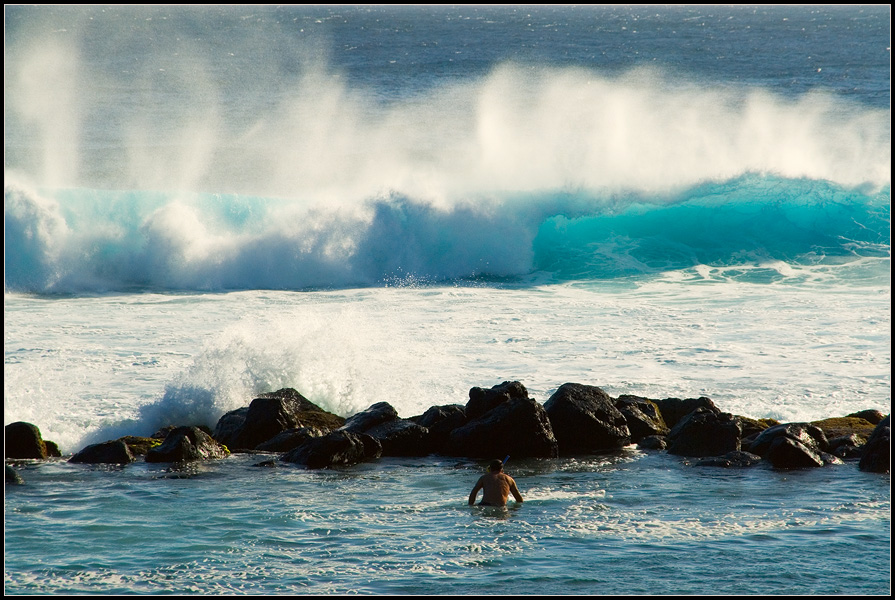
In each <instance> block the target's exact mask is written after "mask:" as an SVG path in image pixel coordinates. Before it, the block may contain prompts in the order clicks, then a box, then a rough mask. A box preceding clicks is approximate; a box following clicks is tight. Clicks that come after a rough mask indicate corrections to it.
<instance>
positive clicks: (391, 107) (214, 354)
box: [4, 6, 891, 594]
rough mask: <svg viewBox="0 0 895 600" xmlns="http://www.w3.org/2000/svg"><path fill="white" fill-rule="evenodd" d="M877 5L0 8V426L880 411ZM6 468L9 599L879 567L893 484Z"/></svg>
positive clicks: (787, 584) (428, 471) (489, 587)
mask: <svg viewBox="0 0 895 600" xmlns="http://www.w3.org/2000/svg"><path fill="white" fill-rule="evenodd" d="M889 35H890V31H889V8H888V7H760V8H754V7H727V8H721V7H547V6H544V7H535V6H528V7H477V6H466V7H462V6H461V7H405V8H400V7H350V6H341V7H337V6H320V7H314V6H308V7H283V8H275V7H238V6H233V7H211V8H202V9H200V8H178V7H158V8H150V7H143V8H128V7H75V8H68V7H61V6H59V7H7V8H6V53H7V64H8V68H7V70H6V76H5V95H6V107H5V113H4V114H5V118H4V130H5V133H4V147H5V154H6V162H5V194H4V220H5V260H4V267H5V279H4V291H5V294H4V349H5V366H4V422H5V423H7V424H8V423H11V422H14V421H28V422H31V423H34V424H36V425H37V426H38V427H40V429H41V432H42V433H43V435H44V437H45V438H46V439H50V440H53V441H56V442H57V443H58V444H59V445H60V447H61V449H62V451H63V453H66V454H70V453H72V452H75V451H77V450H80V449H81V448H82V447H84V446H85V445H87V444H89V443H94V442H99V441H104V440H107V439H113V438H115V437H118V436H120V435H125V434H136V435H149V434H151V433H153V432H154V431H156V430H157V429H158V428H160V427H162V426H165V425H169V424H185V423H190V424H193V423H199V424H206V425H209V426H211V427H213V426H214V424H215V423H216V421H217V419H218V418H219V417H220V416H221V415H222V414H223V413H224V412H226V411H228V410H231V409H233V408H238V407H240V406H245V405H247V404H248V403H249V402H250V401H251V399H252V398H253V397H254V396H255V395H257V394H259V393H262V392H266V391H273V390H277V389H280V388H283V387H293V388H295V389H297V390H298V391H299V392H301V393H302V394H303V395H305V396H306V397H307V398H309V399H310V400H311V401H313V402H315V403H317V404H318V405H320V406H321V407H323V408H325V409H327V410H330V411H333V412H335V413H337V414H340V415H342V416H349V415H351V414H353V413H355V412H358V411H360V410H363V409H365V408H367V407H368V406H370V405H372V404H373V403H375V402H380V401H386V402H389V403H390V404H392V406H394V407H395V408H396V409H397V411H398V413H399V415H400V416H402V417H410V416H414V415H418V414H421V413H422V412H424V411H425V410H426V409H427V408H428V407H429V406H432V405H437V404H451V403H460V404H463V403H465V402H466V400H467V399H468V390H469V388H470V387H473V386H480V387H490V386H492V385H495V384H498V383H501V382H502V381H505V380H518V381H521V382H522V383H523V384H524V385H525V386H526V388H527V389H528V390H529V393H530V395H531V396H532V397H533V398H535V399H536V400H538V401H540V402H544V401H546V400H547V398H549V396H550V394H552V393H553V391H555V390H556V389H557V388H558V387H559V386H560V385H562V384H563V383H566V382H578V383H585V384H590V385H597V386H600V387H602V388H603V389H604V390H606V391H607V392H608V393H610V394H611V395H613V396H616V395H619V394H637V395H641V396H647V397H652V398H665V397H681V398H684V397H696V396H700V395H706V396H709V397H711V398H712V399H713V400H714V401H715V403H716V404H717V405H718V406H719V407H720V408H721V409H722V410H725V411H729V412H733V413H735V414H740V415H744V416H749V417H755V418H766V417H767V418H775V419H778V420H781V421H806V420H813V419H820V418H825V417H828V416H842V415H845V414H848V413H850V412H854V411H857V410H863V409H867V408H873V409H877V410H881V411H883V412H884V413H888V412H889V406H890V398H891V396H890V369H891V358H890V357H891V342H890V339H891V337H890V327H891V318H890V309H889V305H890V277H889V269H890V246H891V241H890V202H891V200H890V196H891V193H890V163H891V152H890V129H889V119H890V111H889V102H890V94H889V89H890V77H889V47H888V44H889ZM269 458H275V456H274V455H264V454H234V455H231V456H230V457H228V458H226V459H223V460H219V461H211V462H204V463H198V464H190V465H151V464H147V463H144V462H136V463H133V464H131V465H127V466H124V467H108V466H88V465H70V464H68V463H67V462H65V459H62V460H58V459H57V460H50V461H45V462H39V461H24V462H18V463H16V468H17V469H18V471H19V473H20V475H21V476H22V477H23V479H24V480H25V485H23V486H7V489H6V495H5V505H4V508H5V510H4V514H5V569H4V575H5V591H6V592H7V593H12V594H23V593H34V594H39V593H57V594H65V593H71V594H81V593H83V594H97V593H99V594H110V593H202V594H219V593H283V594H287V593H288V594H294V593H352V592H359V593H376V594H386V593H388V594H399V593H413V594H473V593H489V592H493V590H494V589H495V588H494V583H496V582H500V583H501V584H504V585H505V586H510V585H511V586H512V589H513V592H514V593H524V594H598V593H602V594H666V593H667V594H714V593H738V594H779V593H790V594H798V593H805V594H822V593H823V594H885V593H888V592H889V590H890V578H891V575H890V573H891V570H890V550H889V548H890V542H891V533H890V516H889V513H890V480H889V476H888V475H879V474H870V473H862V472H860V471H859V470H858V469H857V467H856V465H854V464H853V463H849V464H846V465H842V466H831V467H827V468H823V469H813V470H808V471H775V470H773V469H770V468H766V467H764V466H761V467H756V468H752V469H748V470H737V471H729V470H724V469H717V468H702V467H699V468H697V467H694V466H693V464H692V463H693V462H694V461H693V460H691V459H686V458H681V457H675V456H670V455H667V454H665V453H655V452H646V451H641V450H638V449H636V448H635V447H629V448H626V449H624V450H623V451H620V452H618V453H614V454H610V455H605V456H574V457H563V458H558V459H549V460H548V459H524V458H521V457H519V458H514V457H511V458H510V461H509V462H508V464H507V470H508V472H509V473H510V474H511V475H513V477H515V478H516V480H517V482H518V484H519V487H520V489H521V491H522V493H523V496H524V497H525V502H524V503H523V504H522V505H521V506H513V504H512V502H511V503H510V506H509V507H508V508H506V509H492V508H480V507H473V508H470V507H468V506H467V505H466V497H467V495H468V493H469V490H470V489H471V488H472V485H473V484H474V483H475V480H476V479H477V478H478V476H479V474H480V473H481V470H482V468H483V466H484V465H485V464H486V462H487V461H478V460H472V459H464V458H447V457H439V456H429V457H423V458H400V459H399V458H384V459H380V460H378V461H375V462H372V463H364V464H361V465H356V466H353V467H348V468H338V469H326V470H321V471H307V470H303V469H301V468H297V467H295V466H293V465H287V464H285V463H283V464H278V465H277V466H276V467H275V468H272V469H271V468H264V467H258V466H255V465H256V464H258V463H260V462H261V461H263V460H267V459H269Z"/></svg>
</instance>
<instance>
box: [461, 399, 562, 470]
mask: <svg viewBox="0 0 895 600" xmlns="http://www.w3.org/2000/svg"><path fill="white" fill-rule="evenodd" d="M467 408H468V407H467ZM467 412H468V411H467ZM444 452H445V454H449V455H452V456H468V457H471V458H494V457H495V456H504V455H507V454H509V455H511V456H513V457H516V458H523V457H540V458H554V457H556V456H558V455H559V452H558V445H557V441H556V438H555V437H554V435H553V429H552V427H551V425H550V420H549V419H548V417H547V412H546V411H545V410H544V407H543V406H541V405H540V404H538V403H537V402H536V401H535V400H532V399H530V398H519V397H517V398H512V399H509V400H506V401H504V402H501V403H499V404H498V405H497V406H495V407H494V408H492V409H491V410H489V411H488V412H486V413H484V414H482V415H480V416H479V417H478V418H476V419H472V420H470V421H469V422H468V423H466V424H465V425H463V426H461V427H458V428H457V429H454V430H453V431H452V432H451V433H450V435H449V436H448V440H447V443H446V445H445V448H444Z"/></svg>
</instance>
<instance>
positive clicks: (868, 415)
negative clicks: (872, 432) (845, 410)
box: [845, 409, 886, 425]
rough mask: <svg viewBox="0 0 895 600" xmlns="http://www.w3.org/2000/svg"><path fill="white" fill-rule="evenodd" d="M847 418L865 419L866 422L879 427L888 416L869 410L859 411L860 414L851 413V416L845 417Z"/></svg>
mask: <svg viewBox="0 0 895 600" xmlns="http://www.w3.org/2000/svg"><path fill="white" fill-rule="evenodd" d="M845 416H846V417H854V418H857V419H864V420H865V421H869V422H870V423H873V424H874V425H879V424H880V421H882V420H883V419H885V418H886V415H885V414H883V413H882V412H880V411H878V410H876V409H868V410H859V411H858V412H855V413H851V414H850V415H845Z"/></svg>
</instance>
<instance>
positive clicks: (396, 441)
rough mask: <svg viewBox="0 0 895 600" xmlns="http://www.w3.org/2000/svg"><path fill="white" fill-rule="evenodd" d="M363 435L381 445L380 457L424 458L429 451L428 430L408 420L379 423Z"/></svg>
mask: <svg viewBox="0 0 895 600" xmlns="http://www.w3.org/2000/svg"><path fill="white" fill-rule="evenodd" d="M363 433H366V434H367V435H369V436H370V437H372V438H374V439H376V440H378V441H379V443H380V444H382V456H426V455H427V454H429V453H430V451H431V444H430V443H429V430H428V429H426V428H425V427H423V426H421V425H418V424H416V423H414V422H413V421H411V420H409V419H397V420H394V421H388V422H386V423H380V424H379V425H376V426H375V427H371V428H370V429H367V430H366V431H364V432H363Z"/></svg>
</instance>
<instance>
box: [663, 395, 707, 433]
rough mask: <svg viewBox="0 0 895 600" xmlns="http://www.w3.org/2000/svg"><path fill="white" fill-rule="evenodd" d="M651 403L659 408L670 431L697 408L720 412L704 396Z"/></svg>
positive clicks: (667, 399) (666, 399)
mask: <svg viewBox="0 0 895 600" xmlns="http://www.w3.org/2000/svg"><path fill="white" fill-rule="evenodd" d="M653 402H655V403H656V406H658V407H659V411H661V413H662V418H663V419H665V424H666V425H667V426H668V427H671V428H672V429H673V428H674V426H675V425H677V424H678V422H680V420H681V419H683V418H684V417H686V416H687V415H689V414H690V413H691V412H693V411H694V410H696V409H697V408H707V409H709V410H711V411H714V412H721V411H720V410H719V409H718V407H717V406H715V403H714V402H712V400H711V398H706V397H705V396H700V397H699V398H685V399H683V400H681V399H680V398H665V399H664V400H653Z"/></svg>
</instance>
